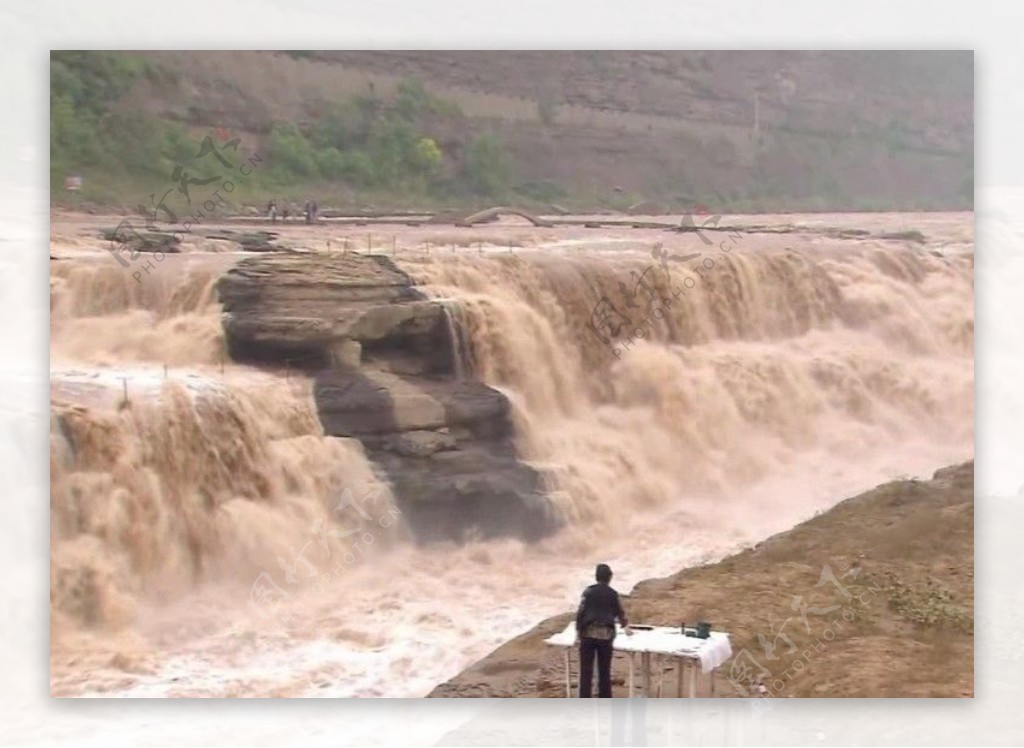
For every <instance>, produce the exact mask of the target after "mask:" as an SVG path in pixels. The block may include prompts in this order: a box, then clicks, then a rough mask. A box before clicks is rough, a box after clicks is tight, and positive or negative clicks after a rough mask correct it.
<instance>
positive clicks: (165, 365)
mask: <svg viewBox="0 0 1024 748" xmlns="http://www.w3.org/2000/svg"><path fill="white" fill-rule="evenodd" d="M164 379H167V364H164Z"/></svg>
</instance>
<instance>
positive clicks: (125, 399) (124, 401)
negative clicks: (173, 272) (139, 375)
mask: <svg viewBox="0 0 1024 748" xmlns="http://www.w3.org/2000/svg"><path fill="white" fill-rule="evenodd" d="M121 393H122V397H123V399H122V400H121V407H122V408H123V407H125V406H127V405H128V377H121Z"/></svg>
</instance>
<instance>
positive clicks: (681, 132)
mask: <svg viewBox="0 0 1024 748" xmlns="http://www.w3.org/2000/svg"><path fill="white" fill-rule="evenodd" d="M131 54H132V55H134V56H137V58H138V59H140V60H143V61H145V63H146V64H147V65H148V66H149V71H150V74H149V75H146V76H143V77H140V78H139V79H138V81H137V82H136V84H135V85H134V86H133V87H132V89H131V90H130V92H129V93H128V94H127V95H125V97H124V98H123V99H121V101H120V104H119V107H120V109H121V110H124V109H127V110H131V111H138V112H144V113H146V114H148V115H151V116H154V117H157V118H161V119H163V120H166V121H173V122H177V123H180V124H182V125H184V126H185V127H187V128H188V129H189V130H190V132H192V134H193V135H194V136H195V137H197V138H198V137H201V136H202V134H203V133H206V132H209V131H211V130H218V129H219V130H228V131H230V132H231V133H232V134H233V135H236V136H239V137H241V138H242V139H243V141H244V143H246V144H247V145H248V146H249V147H251V148H252V149H256V150H260V151H261V152H266V151H269V150H272V149H271V148H269V147H268V146H269V145H270V143H269V142H268V141H269V138H270V136H271V134H272V133H273V131H274V129H275V128H279V127H281V126H282V125H283V124H285V123H287V124H289V125H294V126H295V127H296V128H297V130H298V131H299V133H301V135H302V137H305V138H307V139H308V140H309V141H310V142H311V143H313V144H314V145H315V144H316V141H317V138H318V137H319V135H318V130H319V129H322V128H321V125H322V122H323V121H324V118H325V117H328V116H329V112H330V110H331V107H332V106H333V105H335V104H338V103H339V102H346V101H350V100H357V99H360V98H361V100H362V101H364V102H366V101H377V100H384V99H386V98H387V97H388V96H391V95H393V94H394V92H395V91H397V90H398V88H399V86H400V84H401V83H402V82H403V81H409V80H418V81H420V82H422V83H423V85H424V86H425V88H426V90H427V92H428V93H429V94H430V95H432V96H435V97H437V98H438V99H439V100H442V101H444V102H447V103H448V104H450V105H452V106H453V107H454V108H455V109H456V110H457V111H458V112H459V115H458V116H440V117H428V118H425V119H421V120H419V121H417V123H416V126H417V128H418V129H419V133H418V134H419V135H423V136H425V137H429V139H430V140H431V141H433V142H434V143H436V144H437V145H438V147H439V149H440V158H441V166H440V167H439V168H438V169H437V170H436V171H435V172H432V173H430V174H420V173H415V174H412V175H410V176H412V177H416V178H415V179H413V178H403V179H400V180H393V179H392V180H390V181H388V180H382V179H380V178H376V179H371V178H364V175H363V174H362V171H361V170H360V169H364V167H365V165H363V164H361V163H360V164H357V166H359V167H360V168H354V167H351V165H346V164H345V163H344V156H345V155H347V151H346V147H347V144H348V145H351V138H348V140H346V138H345V137H340V138H335V139H334V140H332V141H330V143H328V142H327V141H324V142H322V143H321V145H324V146H327V145H330V147H331V148H335V149H336V150H337V151H338V153H329V154H326V151H321V152H316V151H312V152H311V153H312V156H313V159H312V161H310V160H309V159H308V158H307V157H306V156H305V155H303V157H302V159H301V161H302V163H303V166H302V168H301V169H298V170H297V171H296V173H288V174H280V175H279V178H278V179H277V180H276V182H275V183H274V185H273V186H274V187H280V188H284V189H283V190H282V189H278V190H277V192H278V193H281V192H282V191H283V192H286V193H287V194H289V195H291V194H293V193H294V194H296V195H297V194H300V193H301V192H303V191H304V190H313V189H315V190H316V191H317V192H318V194H321V195H329V196H331V197H332V198H336V201H342V202H360V201H362V202H363V203H366V202H367V201H373V202H376V203H382V202H388V201H397V202H403V201H405V202H408V201H409V200H410V199H412V198H418V199H420V201H421V202H437V201H439V200H440V201H445V200H451V199H456V200H458V201H461V202H476V203H481V204H482V203H486V202H488V201H491V202H493V201H494V200H495V199H497V198H502V199H503V200H505V201H510V202H519V203H523V204H538V203H545V202H547V201H551V200H557V201H559V202H562V203H564V204H567V205H569V207H575V208H579V209H582V208H602V207H604V208H607V207H610V208H618V209H625V208H628V207H629V206H630V205H633V204H636V203H638V202H642V201H648V202H652V203H655V204H656V206H655V207H658V208H662V209H674V210H688V209H691V208H692V206H693V204H694V203H695V202H700V203H704V204H708V205H711V206H712V207H713V208H714V209H716V210H728V209H733V210H744V209H745V210H796V209H811V210H824V209H832V210H857V209H883V208H884V209H892V210H911V209H963V208H969V207H971V206H972V205H973V177H972V174H973V57H972V55H971V53H969V52H965V53H959V52H881V53H858V52H656V51H647V52H541V51H537V52H444V51H439V52H411V51H410V52H357V51H339V52H287V53H286V52H243V51H231V52H137V53H131ZM288 135H289V138H290V140H289V144H294V143H295V142H298V141H296V138H295V133H294V132H292V131H291V130H289V131H288ZM484 135H486V136H488V137H493V138H494V139H495V140H496V141H497V142H498V143H500V147H501V148H502V149H503V150H504V152H505V156H506V158H507V162H508V166H507V169H506V168H505V166H504V161H503V160H502V159H498V161H499V162H501V163H500V164H499V166H500V168H497V167H496V171H498V172H499V174H498V175H497V177H495V178H494V179H486V180H481V179H474V178H473V164H472V163H468V162H471V161H472V159H473V150H472V149H473V147H474V143H475V142H476V141H477V140H478V139H479V138H480V137H481V136H484ZM325 154H326V155H325ZM292 155H294V154H293V153H292V152H291V151H288V153H287V154H286V155H285V156H281V157H279V158H278V164H277V166H276V167H275V168H279V167H280V162H281V161H282V160H289V159H291V157H292ZM379 158H380V154H377V155H376V156H375V157H374V159H375V160H379ZM467 164H468V165H467ZM271 165H272V166H273V163H271ZM68 168H74V169H76V170H78V171H81V170H82V168H84V167H81V165H80V164H79V165H75V164H73V163H72V164H68ZM93 169H94V171H96V170H97V165H96V164H94V165H93ZM506 171H507V174H506ZM442 177H443V178H442ZM270 186H271V185H269V184H267V185H264V187H266V188H267V189H264V190H263V192H268V191H270V190H269V187H270ZM271 194H273V193H272V192H271ZM55 196H56V197H57V198H58V199H59V198H60V197H61V193H60V192H59V191H58V192H57V193H56V194H55ZM252 197H253V199H255V195H254V196H252Z"/></svg>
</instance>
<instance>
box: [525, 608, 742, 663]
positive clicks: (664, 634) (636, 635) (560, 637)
mask: <svg viewBox="0 0 1024 748" xmlns="http://www.w3.org/2000/svg"><path fill="white" fill-rule="evenodd" d="M575 641H576V622H575V621H573V622H571V623H570V624H569V625H568V626H566V627H565V630H564V631H560V632H559V633H557V634H555V635H554V636H550V637H548V638H547V639H545V640H544V643H545V644H550V645H552V646H554V647H571V646H572V645H573V644H574V643H575ZM614 647H615V649H616V650H617V651H619V652H651V653H653V654H662V655H671V656H673V657H692V658H694V659H696V660H700V669H701V672H704V673H709V672H711V671H712V670H714V669H715V668H717V667H719V666H720V665H721V664H722V663H724V662H725V661H726V660H728V659H729V658H730V657H732V645H730V644H729V635H728V634H726V633H724V632H722V631H712V632H711V635H710V636H709V637H708V638H707V639H698V638H696V637H693V636H683V635H682V634H681V633H680V631H679V627H678V626H674V627H668V626H655V627H653V628H651V629H636V628H634V629H633V634H632V636H629V635H627V634H626V632H625V631H624V630H623V629H622V627H621V626H619V627H617V636H616V637H615V644H614Z"/></svg>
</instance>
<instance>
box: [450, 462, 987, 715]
mask: <svg viewBox="0 0 1024 748" xmlns="http://www.w3.org/2000/svg"><path fill="white" fill-rule="evenodd" d="M626 608H627V611H628V613H629V615H630V617H631V619H632V620H633V621H635V622H638V623H639V622H642V623H649V624H657V625H679V622H680V621H686V622H694V621H698V620H708V621H711V622H713V625H714V627H715V628H716V629H717V630H723V631H727V632H729V634H730V636H731V639H732V647H733V652H734V656H733V659H732V660H731V661H730V662H729V663H727V664H726V665H724V666H723V667H722V668H721V669H720V671H719V672H718V673H717V675H716V683H715V685H716V695H718V696H746V695H752V694H753V693H754V692H755V691H756V690H758V689H757V684H763V685H764V688H765V689H766V690H767V694H766V695H770V696H773V697H839V696H843V697H900V696H902V697H964V696H973V695H974V464H973V462H969V463H964V464H961V465H957V466H954V467H950V468H945V469H943V470H939V471H937V472H936V473H935V475H934V476H933V478H932V479H931V480H928V481H919V480H897V481H893V482H891V483H886V484H884V485H882V486H879V487H878V488H875V489H873V490H871V491H868V492H866V493H863V494H861V495H859V496H855V497H853V498H850V499H847V500H845V501H843V502H841V503H840V504H838V505H837V506H835V507H834V508H832V509H831V510H829V511H827V512H824V513H822V514H820V515H818V516H816V517H814V518H813V519H810V520H808V521H806V522H804V523H802V524H800V525H798V526H797V527H795V528H793V529H792V530H789V531H787V532H784V533H781V534H779V535H776V536H774V537H772V538H770V539H768V540H766V541H764V542H762V543H759V544H758V545H757V546H755V547H753V548H750V549H748V550H745V551H742V552H740V553H737V554H736V555H734V556H730V557H728V558H726V559H723V560H722V561H719V562H717V563H714V564H709V565H706V566H702V567H697V568H692V569H686V570H683V571H681V572H679V573H678V574H676V575H674V576H670V577H666V578H664V579H655V580H650V581H647V582H642V583H641V584H639V585H637V586H636V587H635V588H634V589H633V591H632V594H631V595H630V596H629V598H628V599H627V600H626ZM570 618H571V613H570V612H568V611H567V612H566V613H564V614H562V615H560V616H555V617H553V618H549V619H547V620H545V621H543V622H541V623H540V624H538V625H537V626H536V627H535V628H534V629H532V630H530V631H528V632H527V633H525V634H523V635H521V636H519V637H516V638H515V639H513V640H511V641H509V642H508V643H506V644H504V645H503V646H501V647H499V648H498V649H497V650H495V651H494V652H492V653H491V654H490V655H488V656H487V657H485V658H483V659H482V660H480V661H479V662H477V663H476V664H474V665H472V666H471V667H469V668H467V669H466V670H465V671H463V672H462V673H460V674H459V675H457V676H456V677H454V678H452V679H451V680H449V681H447V682H446V683H443V684H441V685H440V686H438V687H437V688H436V689H435V690H434V691H433V692H432V693H431V695H432V696H440V697H463V696H478V697H538V696H539V697H560V696H563V695H564V688H565V686H564V674H563V670H562V668H563V657H562V651H561V650H556V649H554V648H551V647H547V646H545V645H544V644H543V639H545V638H546V637H548V636H550V635H551V634H553V633H555V632H557V631H560V630H561V629H563V628H564V627H565V626H566V624H567V623H568V622H569V620H570ZM575 664H576V659H575V657H574V658H573V680H574V682H575V680H576V672H575ZM626 673H627V664H626V662H625V660H624V659H623V658H622V657H621V656H620V655H616V657H615V662H614V664H613V679H614V680H613V683H614V691H615V696H617V697H622V696H627V695H628V693H627V686H626V684H625V675H626ZM665 682H666V684H669V683H674V682H675V678H674V677H673V676H672V671H671V669H670V668H667V669H666V676H665ZM702 686H703V687H704V688H705V689H706V684H702ZM666 694H668V695H673V696H674V695H675V694H674V691H673V690H672V689H671V688H667V690H666ZM702 695H708V692H707V691H706V690H704V691H703V692H702Z"/></svg>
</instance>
